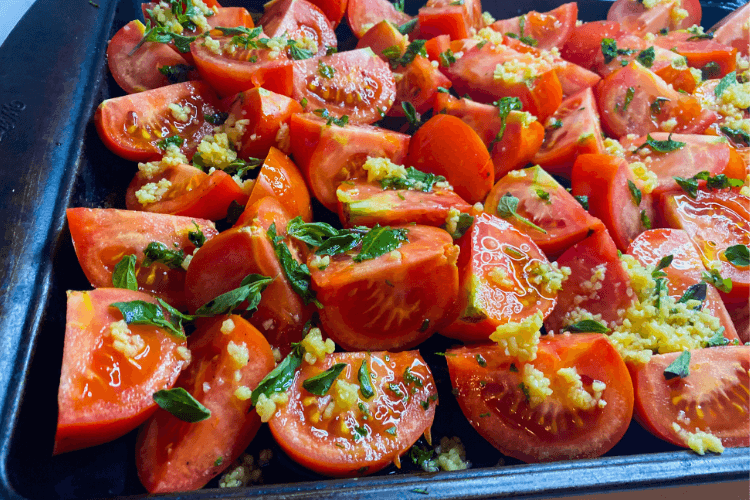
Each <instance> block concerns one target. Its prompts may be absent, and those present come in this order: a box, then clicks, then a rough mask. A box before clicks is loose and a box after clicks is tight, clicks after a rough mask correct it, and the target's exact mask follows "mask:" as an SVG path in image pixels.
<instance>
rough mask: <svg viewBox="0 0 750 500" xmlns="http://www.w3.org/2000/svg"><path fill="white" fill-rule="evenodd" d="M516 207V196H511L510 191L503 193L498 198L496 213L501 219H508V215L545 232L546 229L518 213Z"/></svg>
mask: <svg viewBox="0 0 750 500" xmlns="http://www.w3.org/2000/svg"><path fill="white" fill-rule="evenodd" d="M517 209H518V198H516V197H515V196H513V195H512V194H510V193H505V195H504V196H503V197H502V198H500V201H499V202H498V204H497V209H496V212H497V215H499V216H500V217H502V218H503V219H508V218H510V217H513V218H515V219H516V220H517V221H518V222H520V223H522V224H525V225H527V226H529V227H531V228H532V229H536V230H537V231H540V232H542V233H544V234H547V231H546V230H545V229H544V228H541V227H539V226H537V225H536V224H534V223H533V222H531V221H530V220H529V219H527V218H526V217H524V216H522V215H518V213H517V212H516V210H517Z"/></svg>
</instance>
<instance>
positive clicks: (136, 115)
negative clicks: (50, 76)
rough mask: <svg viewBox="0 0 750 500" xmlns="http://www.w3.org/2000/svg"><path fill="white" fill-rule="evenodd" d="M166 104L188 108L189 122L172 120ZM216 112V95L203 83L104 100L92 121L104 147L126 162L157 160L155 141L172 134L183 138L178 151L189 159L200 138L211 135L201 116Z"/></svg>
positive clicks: (185, 84)
mask: <svg viewBox="0 0 750 500" xmlns="http://www.w3.org/2000/svg"><path fill="white" fill-rule="evenodd" d="M170 104H177V105H180V106H182V107H183V108H188V109H189V110H190V118H189V120H188V121H187V122H182V121H178V120H176V119H175V117H174V116H173V115H172V112H171V111H170V110H169V105H170ZM217 111H218V102H217V101H216V95H215V94H214V92H213V90H211V88H210V87H209V86H208V85H207V84H205V83H203V82H185V83H177V84H175V85H167V86H166V87H160V88H157V89H153V90H147V91H145V92H141V93H139V94H131V95H126V96H122V97H114V98H112V99H107V100H106V101H104V102H103V103H101V104H100V105H99V107H98V108H97V109H96V114H95V115H94V122H95V123H96V131H97V132H98V133H99V137H101V139H102V141H103V142H104V145H105V146H107V148H109V150H110V151H112V152H113V153H115V154H116V155H118V156H122V157H123V158H125V159H126V160H133V161H145V160H150V159H153V158H157V157H160V156H161V155H162V154H163V153H164V151H163V150H162V149H161V148H159V146H158V144H159V142H160V141H162V140H163V139H165V138H167V137H172V136H175V135H178V136H180V137H181V138H182V139H184V142H183V144H182V145H181V146H180V151H182V153H183V154H185V155H186V156H187V157H188V158H191V157H192V156H193V153H194V152H195V150H196V148H197V147H198V144H199V143H200V142H201V139H203V137H204V136H206V135H210V134H213V125H211V124H210V123H208V122H207V121H206V119H205V116H206V115H213V114H215V113H216V112H217Z"/></svg>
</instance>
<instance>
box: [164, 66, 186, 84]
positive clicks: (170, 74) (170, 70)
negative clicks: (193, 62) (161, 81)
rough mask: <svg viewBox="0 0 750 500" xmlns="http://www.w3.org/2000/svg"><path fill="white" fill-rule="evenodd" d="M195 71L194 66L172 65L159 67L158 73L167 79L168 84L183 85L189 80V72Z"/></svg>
mask: <svg viewBox="0 0 750 500" xmlns="http://www.w3.org/2000/svg"><path fill="white" fill-rule="evenodd" d="M191 71H195V67H194V66H189V65H187V64H174V65H172V66H161V67H160V68H159V73H161V74H162V75H164V76H166V77H167V81H169V83H173V84H174V83H184V82H187V81H189V80H190V72H191Z"/></svg>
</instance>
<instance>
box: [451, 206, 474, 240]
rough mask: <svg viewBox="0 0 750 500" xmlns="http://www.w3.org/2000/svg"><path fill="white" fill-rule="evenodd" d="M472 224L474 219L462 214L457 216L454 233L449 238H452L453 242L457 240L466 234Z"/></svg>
mask: <svg viewBox="0 0 750 500" xmlns="http://www.w3.org/2000/svg"><path fill="white" fill-rule="evenodd" d="M472 224H474V217H473V216H472V215H469V214H465V213H463V212H462V213H461V215H459V216H458V222H457V223H456V231H455V232H454V233H453V234H451V237H453V239H454V240H457V239H459V238H460V237H461V236H463V235H464V234H466V231H468V230H469V228H470V227H471V225H472Z"/></svg>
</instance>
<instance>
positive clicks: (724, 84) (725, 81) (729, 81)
mask: <svg viewBox="0 0 750 500" xmlns="http://www.w3.org/2000/svg"><path fill="white" fill-rule="evenodd" d="M735 83H737V72H736V71H732V72H731V73H729V74H728V75H727V76H725V77H724V78H722V79H721V80H720V81H719V84H718V85H716V88H715V89H714V94H715V95H716V97H717V98H718V97H721V94H723V93H724V91H725V90H726V89H727V88H729V87H730V86H731V85H734V84H735Z"/></svg>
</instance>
